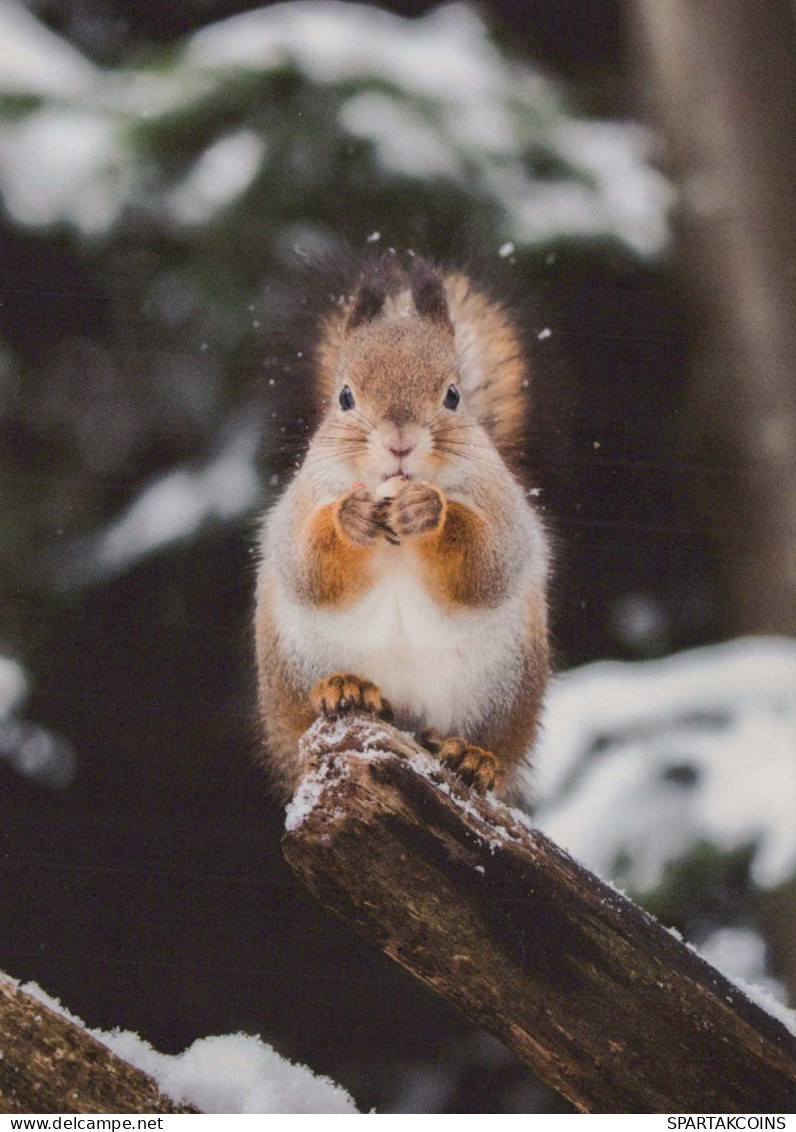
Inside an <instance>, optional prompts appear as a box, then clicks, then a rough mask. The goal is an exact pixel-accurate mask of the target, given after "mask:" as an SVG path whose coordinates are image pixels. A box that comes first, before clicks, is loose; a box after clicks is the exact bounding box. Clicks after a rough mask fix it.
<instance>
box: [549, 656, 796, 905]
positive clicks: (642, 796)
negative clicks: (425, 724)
mask: <svg viewBox="0 0 796 1132" xmlns="http://www.w3.org/2000/svg"><path fill="white" fill-rule="evenodd" d="M794 751H796V642H793V641H788V640H784V639H777V638H759V639H756V638H752V639H747V640H740V641H733V642H729V643H727V644H722V645H716V646H711V647H707V648H703V649H696V650H694V651H692V652H688V653H683V654H680V655H678V656H672V657H667V658H665V659H663V660H655V661H646V662H642V663H636V664H631V663H623V662H600V663H598V664H593V665H588V666H586V667H585V668H582V669H580V670H576V671H573V672H569V673H566V674H564V675H563V676H561V677H559V678H558V680H557V681H555V683H554V684H553V687H552V689H551V692H550V696H549V700H548V704H547V709H546V715H545V726H544V734H543V737H542V740H541V742H540V745H539V750H538V754H537V758H536V769H535V772H534V780H535V781H534V786H535V789H534V790H532V793H535V795H536V798H537V800H538V809H537V811H536V815H535V819H536V823H537V825H538V826H539V828H540V829H541V830H543V831H544V832H545V833H547V834H548V835H549V836H550V837H551V838H552V839H553V840H554V841H556V842H557V843H559V844H561V845H563V846H564V847H566V848H568V849H569V851H570V852H571V853H572V854H573V855H574V856H575V857H577V858H578V859H579V860H581V861H583V862H584V864H586V865H587V866H588V867H589V868H591V869H592V870H593V871H595V872H597V873H598V874H600V875H601V876H609V875H611V873H612V871H613V870H614V869H615V866H616V863H617V861H618V860H619V859H620V858H621V859H625V860H626V861H627V872H626V873H623V874H622V881H623V883H625V884H627V885H628V886H629V887H631V888H633V889H635V890H636V891H640V892H643V891H649V890H650V889H653V888H655V887H656V886H657V884H658V883H659V882H660V880H661V878H662V875H663V870H664V868H665V866H666V865H667V863H669V862H670V861H674V860H676V859H679V858H681V857H683V856H685V855H686V854H687V853H688V852H689V850H690V849H692V848H693V847H694V846H695V845H696V844H697V843H699V842H708V843H710V844H713V845H715V846H717V847H718V848H720V849H722V850H725V851H731V850H733V849H740V848H743V847H747V846H749V847H751V848H752V851H753V856H752V864H751V871H752V877H753V880H754V881H755V883H756V884H758V885H761V886H762V887H764V888H771V887H774V886H776V885H778V884H781V883H782V882H784V881H786V880H788V878H789V877H791V876H792V875H793V873H794V870H796V822H794V820H793V805H794V798H796V759H794Z"/></svg>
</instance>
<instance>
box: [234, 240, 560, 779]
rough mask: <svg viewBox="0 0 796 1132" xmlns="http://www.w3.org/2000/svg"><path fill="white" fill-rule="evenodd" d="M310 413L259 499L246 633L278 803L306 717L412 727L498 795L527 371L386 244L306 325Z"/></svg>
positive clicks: (539, 638) (519, 729)
mask: <svg viewBox="0 0 796 1132" xmlns="http://www.w3.org/2000/svg"><path fill="white" fill-rule="evenodd" d="M320 330H321V333H320V340H319V344H318V347H317V350H316V353H315V360H314V372H315V376H316V379H317V387H318V394H319V397H320V402H321V408H322V413H323V418H322V421H321V423H320V425H319V427H318V428H317V431H316V432H315V434H314V436H313V437H312V440H311V442H310V445H309V449H308V451H307V453H306V456H305V458H304V461H303V463H302V464H301V466H300V468H299V470H298V472H297V473H296V475H295V477H294V478H293V480H292V482H291V483H290V484H289V486H288V487H287V488H286V489H285V491H284V493H283V494H282V495H281V497H280V498H279V500H278V501H277V502H276V504H275V505H274V506H273V508H272V509H271V511H270V512H269V514H268V515H267V516H266V518H265V521H264V524H263V528H262V536H261V542H260V560H259V570H258V578H257V596H256V615H255V639H256V652H257V668H258V686H259V705H260V715H261V719H262V725H263V730H264V739H265V761H266V764H267V769H268V770H269V771H270V777H271V779H272V781H273V784H274V787H275V790H276V792H277V793H278V794H280V795H281V797H282V800H284V801H287V800H288V799H289V798H290V796H291V795H292V794H293V793H294V791H295V789H296V787H297V786H298V783H299V781H300V780H301V777H302V771H303V767H302V765H301V758H300V755H299V751H298V739H299V737H300V736H301V735H302V733H303V732H304V731H305V730H306V729H307V727H309V725H310V724H311V723H312V722H313V720H314V719H315V718H317V717H318V716H319V715H325V716H331V717H334V716H339V715H342V714H344V713H346V712H351V711H366V712H371V713H373V714H375V715H377V716H381V717H383V718H385V719H387V720H391V721H394V722H395V723H396V725H397V726H399V727H402V728H404V729H406V730H412V731H414V732H415V733H417V734H418V737H419V741H420V742H421V744H422V745H423V746H424V747H425V748H426V749H427V750H429V751H431V752H433V753H434V754H435V755H436V756H437V757H438V758H439V759H440V761H441V762H442V763H443V764H445V765H447V766H448V767H450V768H451V769H452V770H453V771H454V772H455V773H457V774H458V775H459V776H460V777H461V778H462V779H463V780H464V781H465V782H466V783H468V784H470V785H471V786H473V787H474V788H476V789H477V790H478V791H480V792H484V791H486V790H493V789H494V790H495V792H496V794H497V795H498V797H501V798H503V799H511V798H513V797H514V790H515V788H516V776H517V770H518V768H519V767H520V766H521V765H522V763H523V760H524V759H525V757H526V755H527V754H528V752H529V749H530V748H531V746H532V744H533V741H534V737H535V734H536V731H537V727H538V721H539V716H540V712H541V707H542V700H543V696H544V692H545V687H546V684H547V680H548V674H549V646H548V632H547V597H546V589H547V585H546V583H547V575H548V570H549V557H550V555H549V547H548V539H547V536H546V534H545V530H544V527H543V524H542V522H541V520H540V517H539V515H538V514H537V512H536V510H535V509H534V507H533V505H532V503H531V501H530V499H529V497H528V494H527V492H526V490H525V489H524V488H523V486H522V485H521V483H520V482H519V480H518V478H517V477H516V476H515V474H514V473H513V472H512V470H511V468H510V464H511V455H512V453H513V452H514V451H515V450H516V448H517V447H518V445H519V443H520V442H521V440H522V438H523V432H524V427H525V417H526V411H527V406H526V389H527V385H528V370H527V365H526V362H525V360H524V356H523V350H522V348H521V344H520V338H519V334H518V332H517V330H516V329H515V327H514V326H513V324H512V322H511V320H510V318H509V316H508V315H507V314H506V312H505V311H504V309H503V308H502V306H501V305H499V304H498V303H496V302H494V301H492V300H491V299H489V298H487V297H486V296H485V295H484V294H482V293H481V292H480V291H479V290H477V289H476V287H475V286H474V285H473V284H472V283H471V282H470V280H469V278H468V277H467V276H466V275H464V274H457V273H452V274H444V275H443V274H442V273H441V272H440V271H438V270H437V269H435V268H433V267H432V266H431V265H430V264H429V263H428V262H426V261H425V260H424V259H422V258H420V257H419V256H416V255H414V256H413V257H412V260H411V268H410V270H409V271H408V272H405V271H404V270H403V269H402V268H401V267H400V266H399V264H398V261H397V258H396V256H395V254H394V253H393V252H389V253H385V254H384V255H383V256H382V257H381V259H379V260H377V261H375V262H374V263H372V264H371V265H370V267H369V268H368V269H366V270H365V271H364V272H363V274H362V276H361V278H360V280H359V283H358V286H357V287H356V289H355V290H354V293H353V294H352V295H351V296H350V297H349V298H347V299H343V300H341V301H340V303H339V304H338V305H337V306H336V308H335V309H334V310H333V311H332V313H331V314H330V315H328V316H327V317H326V318H325V320H324V321H323V322H322V323H321V328H320Z"/></svg>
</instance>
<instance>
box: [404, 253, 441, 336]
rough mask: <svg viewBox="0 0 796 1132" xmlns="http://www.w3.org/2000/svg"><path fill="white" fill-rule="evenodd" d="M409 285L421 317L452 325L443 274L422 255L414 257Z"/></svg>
mask: <svg viewBox="0 0 796 1132" xmlns="http://www.w3.org/2000/svg"><path fill="white" fill-rule="evenodd" d="M409 287H410V290H411V292H412V301H413V302H414V304H415V310H416V311H417V313H418V314H419V315H420V317H421V318H429V319H432V320H433V321H434V322H438V323H440V324H441V325H443V326H450V325H451V320H450V314H449V313H448V299H447V296H446V294H445V284H444V283H443V282H442V276H441V275H440V274H439V272H437V271H435V270H434V268H433V267H431V265H430V264H428V263H426V261H425V260H424V259H421V258H420V256H414V258H413V259H412V267H411V270H410V272H409Z"/></svg>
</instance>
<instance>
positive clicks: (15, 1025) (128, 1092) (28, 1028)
mask: <svg viewBox="0 0 796 1132" xmlns="http://www.w3.org/2000/svg"><path fill="white" fill-rule="evenodd" d="M13 1112H18V1113H48V1112H49V1113H67V1112H71V1113H81V1114H85V1113H95V1112H119V1113H121V1112H133V1113H161V1112H163V1113H172V1112H196V1109H195V1108H191V1107H189V1106H186V1105H178V1104H174V1103H173V1102H172V1101H170V1100H169V1099H168V1097H165V1096H164V1095H163V1093H162V1092H161V1091H160V1090H159V1089H158V1086H157V1085H156V1083H155V1082H154V1081H153V1080H152V1078H151V1077H148V1076H147V1074H146V1073H142V1072H141V1070H140V1069H135V1068H134V1067H133V1066H132V1065H128V1063H127V1062H126V1061H122V1059H121V1058H119V1057H117V1056H116V1054H114V1053H111V1051H110V1050H109V1049H108V1048H107V1046H104V1045H103V1044H102V1043H101V1042H98V1041H97V1039H96V1038H94V1037H92V1036H91V1034H89V1033H88V1031H87V1030H85V1029H83V1027H81V1026H80V1025H78V1024H77V1023H76V1022H73V1021H71V1020H70V1019H69V1018H67V1017H65V1016H64V1015H63V1014H58V1013H56V1012H55V1011H54V1010H51V1009H50V1008H49V1007H48V1006H45V1005H44V1003H42V1002H41V1001H40V1000H39V999H37V998H34V997H33V996H32V995H29V994H26V993H25V992H24V991H22V990H20V988H19V987H18V986H17V985H16V984H15V983H14V982H12V981H10V980H6V979H0V1113H13Z"/></svg>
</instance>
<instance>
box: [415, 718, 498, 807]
mask: <svg viewBox="0 0 796 1132" xmlns="http://www.w3.org/2000/svg"><path fill="white" fill-rule="evenodd" d="M420 742H421V744H422V745H423V746H424V747H425V748H426V750H427V751H431V753H432V754H434V755H436V756H437V758H438V759H439V761H440V762H441V763H443V764H444V765H445V766H447V767H450V769H451V770H452V771H454V773H455V774H457V775H458V776H459V778H461V779H462V780H463V781H464V782H466V783H467V785H468V786H474V787H475V789H476V790H477V791H478V792H479V794H484V793H485V792H486V791H487V790H491V789H492V788H493V787H494V785H495V782H496V781H497V759H496V758H495V756H494V755H493V754H492V752H491V751H485V750H484V748H483V747H474V746H473V745H472V743H468V742H467V740H466V739H459V738H447V739H446V738H445V736H444V735H440V733H439V731H435V730H434V728H429V729H428V730H427V731H424V732H423V734H422V735H421V736H420Z"/></svg>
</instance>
